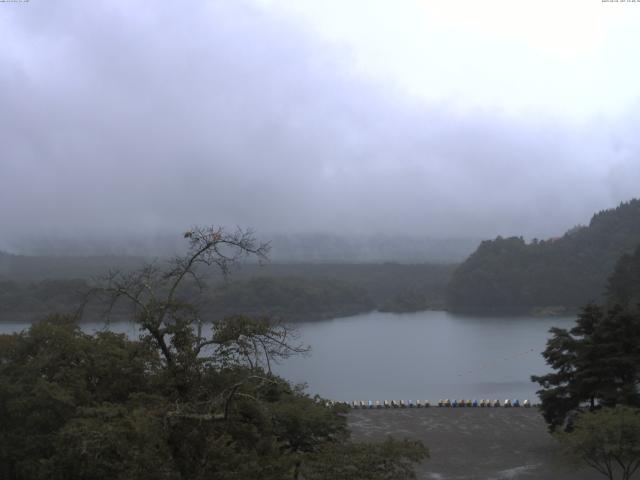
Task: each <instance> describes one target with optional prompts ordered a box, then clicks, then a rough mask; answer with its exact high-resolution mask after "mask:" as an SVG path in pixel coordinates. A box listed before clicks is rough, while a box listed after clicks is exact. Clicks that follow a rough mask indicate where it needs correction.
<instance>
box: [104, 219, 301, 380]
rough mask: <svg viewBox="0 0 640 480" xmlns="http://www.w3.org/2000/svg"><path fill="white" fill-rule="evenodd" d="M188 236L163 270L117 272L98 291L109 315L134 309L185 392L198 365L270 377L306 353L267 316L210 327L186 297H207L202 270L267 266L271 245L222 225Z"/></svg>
mask: <svg viewBox="0 0 640 480" xmlns="http://www.w3.org/2000/svg"><path fill="white" fill-rule="evenodd" d="M184 238H185V239H186V240H187V241H188V249H187V252H186V253H185V254H184V255H180V256H176V257H174V258H172V259H171V260H169V261H168V262H167V263H166V264H164V265H162V264H159V263H158V262H152V263H148V264H146V265H144V266H143V267H142V268H140V269H138V270H136V271H133V272H128V273H124V272H120V271H113V272H110V273H109V274H108V275H107V276H106V277H105V278H104V279H102V281H101V282H100V283H101V284H100V285H99V286H98V287H97V288H96V289H95V290H94V292H93V293H95V294H98V295H100V296H102V298H104V299H105V300H106V302H107V305H108V311H112V310H113V308H114V307H115V306H116V304H117V303H119V302H127V303H128V304H129V305H131V306H132V307H133V315H134V318H135V320H136V322H138V323H139V325H140V327H141V330H142V332H143V338H144V339H146V340H148V341H151V342H152V343H153V345H154V346H155V347H156V348H158V350H159V351H160V352H161V354H162V358H163V360H164V362H165V363H166V367H167V369H168V370H169V371H171V372H172V373H173V374H174V376H175V377H176V378H180V379H181V380H180V386H181V388H183V389H184V388H186V387H187V385H188V384H189V383H191V382H190V377H193V376H194V374H197V369H198V366H199V365H200V366H201V365H203V364H208V365H211V364H213V363H218V364H220V366H223V365H225V366H228V365H229V364H230V363H234V364H243V365H246V366H249V367H250V369H251V370H252V371H254V372H255V371H256V370H262V369H264V370H266V372H267V374H269V375H270V374H271V364H272V362H273V361H277V360H278V359H280V358H286V357H288V356H290V355H293V354H297V353H304V352H305V351H306V350H307V349H306V348H305V347H303V346H302V345H299V344H298V343H297V339H296V337H295V335H294V333H293V331H292V330H291V329H290V328H289V327H287V326H286V325H283V324H277V323H274V322H272V321H270V320H269V319H266V318H259V319H254V318H249V317H246V316H243V315H234V316H231V317H228V318H225V319H224V320H220V321H217V322H212V323H211V324H210V325H208V326H209V327H210V329H205V328H203V327H205V322H204V321H203V318H202V316H201V314H200V312H199V310H198V308H196V307H195V306H194V305H193V303H192V302H191V301H187V300H186V299H185V298H184V296H183V295H181V293H184V292H183V290H184V289H185V288H184V287H185V286H186V284H187V283H189V285H190V286H191V287H193V285H194V284H195V286H196V289H197V290H198V291H199V292H202V290H203V288H204V283H203V272H202V271H201V269H202V267H214V268H217V269H218V270H219V271H220V272H221V273H222V274H223V275H224V276H225V277H226V276H227V275H229V273H230V271H231V269H232V268H233V267H234V266H235V265H236V264H237V263H238V262H239V261H240V260H242V259H244V258H248V257H253V258H255V259H257V260H258V261H260V262H263V261H265V260H266V259H267V253H268V251H269V244H268V243H259V242H257V240H256V239H255V237H254V235H253V232H252V231H250V230H241V229H237V230H235V231H233V232H231V233H229V232H227V231H225V229H224V228H221V227H194V228H192V229H191V230H189V231H187V232H186V233H185V234H184ZM207 332H208V334H207Z"/></svg>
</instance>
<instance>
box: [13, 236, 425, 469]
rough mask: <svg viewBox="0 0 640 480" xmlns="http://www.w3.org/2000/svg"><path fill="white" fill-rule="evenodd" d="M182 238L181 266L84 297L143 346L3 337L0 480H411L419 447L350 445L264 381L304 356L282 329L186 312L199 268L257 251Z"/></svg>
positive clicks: (52, 326) (307, 407)
mask: <svg viewBox="0 0 640 480" xmlns="http://www.w3.org/2000/svg"><path fill="white" fill-rule="evenodd" d="M185 238H186V239H187V241H188V243H189V249H188V252H187V254H185V255H184V256H179V257H176V258H174V259H172V260H171V261H169V262H167V263H162V264H159V263H151V264H147V265H145V266H143V267H142V268H140V269H138V270H134V271H128V272H110V273H109V274H108V275H106V276H105V277H103V278H102V279H101V281H100V283H99V284H98V285H96V286H94V288H93V289H92V291H91V292H90V296H89V297H88V300H87V301H89V302H98V303H100V304H101V305H103V306H107V307H108V308H109V309H113V308H118V305H119V304H125V305H127V308H129V309H130V310H129V311H130V312H131V317H132V319H133V320H134V321H135V322H137V324H138V325H139V327H140V338H139V339H137V340H132V339H128V338H126V337H125V336H124V335H120V334H115V333H113V332H109V331H103V332H99V333H97V334H95V335H88V334H85V333H83V332H82V331H81V330H80V328H79V327H78V324H77V320H78V318H73V317H69V316H60V315H51V316H49V317H48V318H47V319H46V320H45V321H42V322H39V323H36V324H34V325H33V326H32V327H31V328H30V329H29V330H27V331H24V332H21V333H17V334H12V335H0V424H1V425H2V429H1V431H0V476H1V477H2V478H3V479H7V480H37V479H45V478H46V479H60V480H62V479H65V480H73V479H78V480H80V479H92V480H94V479H95V480H101V479H104V480H107V479H108V480H113V479H120V480H125V479H127V480H128V479H140V480H144V479H154V480H155V479H167V480H169V479H171V480H174V479H175V480H179V479H189V480H192V479H195V480H197V479H205V478H207V479H208V478H217V479H226V480H241V479H247V478H255V479H264V480H270V479H273V480H276V479H277V480H280V479H285V478H290V479H292V480H296V479H298V480H302V479H306V480H325V479H326V480H329V479H338V480H339V479H344V480H347V479H372V480H386V479H389V480H391V479H400V480H402V479H413V478H415V472H414V465H415V464H416V463H417V462H420V461H422V460H423V459H424V458H425V457H426V456H427V455H428V451H427V449H426V448H425V446H424V445H423V444H422V443H421V442H419V441H412V440H394V439H392V438H388V439H387V440H386V441H384V442H380V443H362V442H355V441H353V440H352V439H351V438H350V434H349V430H348V428H347V422H346V416H345V413H346V407H344V406H342V405H337V404H331V403H329V402H327V401H326V400H325V399H322V398H320V397H317V396H316V397H310V396H309V395H308V394H306V393H305V391H304V388H303V386H297V385H291V384H289V383H288V382H286V381H284V380H283V379H281V378H279V377H278V376H276V375H275V374H274V373H273V372H272V370H271V365H272V363H273V362H274V361H277V360H278V359H282V358H287V357H290V356H293V355H297V354H303V353H304V352H305V351H306V347H305V346H304V345H301V344H300V343H299V342H298V340H297V338H296V337H295V333H294V332H293V331H292V330H290V328H289V327H288V326H286V325H283V324H278V323H274V322H273V321H271V320H269V319H267V318H262V317H251V316H247V315H242V314H235V315H229V316H227V317H225V318H224V319H223V320H219V321H215V322H209V321H207V320H206V319H205V318H204V317H203V316H202V315H201V312H200V311H199V309H198V303H197V302H193V301H192V300H193V299H194V296H193V295H194V294H193V291H192V290H193V287H194V285H195V286H196V287H197V286H198V285H199V281H200V276H199V272H200V271H201V268H202V267H212V266H215V267H216V268H218V269H220V270H221V271H222V272H228V271H229V270H230V269H231V268H232V267H233V266H234V265H236V264H237V262H238V261H239V260H240V259H241V258H243V257H246V256H253V257H258V258H263V257H264V256H265V255H266V252H267V248H266V246H265V245H264V244H259V243H257V242H256V240H255V238H254V237H253V235H252V234H251V233H250V232H244V231H237V232H231V233H229V232H226V231H225V230H223V229H218V228H194V229H192V230H190V231H189V232H187V233H186V234H185ZM187 281H190V282H193V283H191V284H189V286H188V288H186V289H185V288H183V287H185V286H186V285H187Z"/></svg>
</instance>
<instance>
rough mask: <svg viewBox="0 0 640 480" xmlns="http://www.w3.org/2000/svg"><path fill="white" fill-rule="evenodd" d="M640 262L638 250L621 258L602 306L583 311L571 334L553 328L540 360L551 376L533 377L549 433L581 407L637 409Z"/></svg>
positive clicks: (639, 376)
mask: <svg viewBox="0 0 640 480" xmlns="http://www.w3.org/2000/svg"><path fill="white" fill-rule="evenodd" d="M639 259H640V247H638V249H636V251H635V253H634V254H633V255H632V256H629V255H624V256H622V257H621V258H620V259H619V261H618V263H617V265H616V268H615V270H614V273H613V274H612V276H611V277H610V281H609V286H608V288H607V292H606V295H607V302H606V304H605V305H603V306H599V305H596V304H589V305H587V306H586V307H584V308H583V309H582V311H581V313H580V314H579V315H578V318H577V320H576V325H575V326H574V327H573V328H572V329H570V330H565V329H561V328H552V329H551V338H550V339H549V340H548V342H547V346H546V349H545V351H544V352H543V356H544V358H545V359H546V360H547V363H548V364H549V365H550V366H551V368H552V369H553V370H554V371H553V372H552V373H549V374H547V375H541V376H533V377H532V380H533V381H535V382H538V383H539V384H540V386H541V387H542V389H541V390H540V391H539V392H538V393H539V395H540V398H541V400H542V410H543V413H544V416H545V419H546V421H547V422H548V424H549V425H550V428H551V429H555V428H556V427H558V426H560V425H565V426H566V422H567V421H568V420H569V416H570V413H571V412H573V411H579V410H581V409H584V408H588V409H589V410H594V409H595V408H596V407H599V406H607V407H613V406H616V405H630V406H637V407H640V391H639V389H638V386H639V385H640V309H639V308H638V303H636V302H637V298H638V297H637V296H636V292H639V291H640V261H639Z"/></svg>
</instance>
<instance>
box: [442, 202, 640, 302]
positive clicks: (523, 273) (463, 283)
mask: <svg viewBox="0 0 640 480" xmlns="http://www.w3.org/2000/svg"><path fill="white" fill-rule="evenodd" d="M638 244H640V200H637V199H634V200H631V201H629V202H625V203H622V204H620V205H619V206H618V207H617V208H614V209H611V210H605V211H601V212H599V213H597V214H595V215H594V216H593V218H592V219H591V221H590V223H589V225H588V226H584V227H582V226H578V227H575V228H573V229H571V230H569V231H568V232H567V233H565V234H564V235H563V236H562V237H560V238H554V239H548V240H537V239H534V240H532V241H531V242H529V243H527V242H525V240H524V239H523V238H522V237H511V238H502V237H498V238H496V239H495V240H491V241H484V242H482V243H481V244H480V246H479V247H478V249H477V250H476V251H475V252H474V253H473V254H472V255H471V256H470V257H469V258H468V259H467V260H466V261H465V262H464V263H462V264H461V265H460V266H459V267H458V268H457V269H456V271H455V272H454V274H453V276H452V279H451V281H450V283H449V284H448V287H447V294H446V300H447V305H448V307H449V308H451V309H452V310H464V309H484V310H495V311H499V310H506V309H527V310H531V309H534V308H536V307H549V306H560V307H564V308H566V309H578V308H579V307H580V306H582V305H584V304H586V303H588V302H590V301H596V302H598V301H601V300H602V299H603V296H602V292H603V291H604V289H605V286H606V284H607V277H608V276H609V275H610V274H611V273H612V271H613V269H614V266H615V265H616V261H617V260H618V258H619V257H620V256H621V255H623V254H629V253H630V252H632V251H633V249H634V248H635V247H636V246H637V245H638Z"/></svg>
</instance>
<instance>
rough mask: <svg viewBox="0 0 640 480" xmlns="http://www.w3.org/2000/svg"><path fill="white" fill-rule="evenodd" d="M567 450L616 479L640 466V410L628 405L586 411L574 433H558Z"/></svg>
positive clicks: (577, 421)
mask: <svg viewBox="0 0 640 480" xmlns="http://www.w3.org/2000/svg"><path fill="white" fill-rule="evenodd" d="M556 437H557V438H558V440H559V441H560V442H561V444H562V446H563V450H564V452H565V453H566V454H567V455H568V456H569V457H570V458H574V459H575V460H578V461H580V462H585V463H586V464H587V465H589V466H590V467H592V468H594V469H595V470H597V471H598V472H600V473H602V474H603V475H605V476H606V477H607V478H609V479H610V480H613V479H614V478H615V476H616V473H620V478H622V479H623V480H628V479H630V478H631V476H632V475H633V474H634V473H635V472H636V471H637V470H638V468H639V467H640V411H639V410H638V409H632V408H628V407H616V408H603V409H601V410H597V411H594V412H587V413H582V414H580V415H579V416H578V418H577V419H576V422H575V428H574V429H573V431H571V432H562V433H557V434H556Z"/></svg>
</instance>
